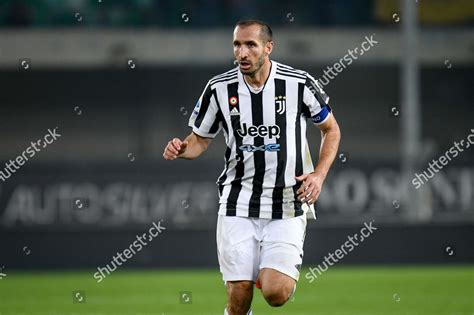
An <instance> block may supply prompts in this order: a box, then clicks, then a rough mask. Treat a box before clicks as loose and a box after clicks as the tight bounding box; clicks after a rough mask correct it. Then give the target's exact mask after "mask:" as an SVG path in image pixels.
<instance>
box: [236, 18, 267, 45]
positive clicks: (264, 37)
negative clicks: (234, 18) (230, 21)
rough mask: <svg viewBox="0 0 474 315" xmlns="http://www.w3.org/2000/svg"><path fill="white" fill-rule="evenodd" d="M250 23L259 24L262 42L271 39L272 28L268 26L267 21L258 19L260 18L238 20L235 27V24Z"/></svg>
mask: <svg viewBox="0 0 474 315" xmlns="http://www.w3.org/2000/svg"><path fill="white" fill-rule="evenodd" d="M250 25H259V26H260V36H261V37H262V40H263V42H264V43H266V42H270V41H272V39H273V32H272V29H271V28H270V25H268V24H267V23H265V22H263V21H260V20H241V21H238V22H237V24H235V27H237V26H242V27H246V26H250Z"/></svg>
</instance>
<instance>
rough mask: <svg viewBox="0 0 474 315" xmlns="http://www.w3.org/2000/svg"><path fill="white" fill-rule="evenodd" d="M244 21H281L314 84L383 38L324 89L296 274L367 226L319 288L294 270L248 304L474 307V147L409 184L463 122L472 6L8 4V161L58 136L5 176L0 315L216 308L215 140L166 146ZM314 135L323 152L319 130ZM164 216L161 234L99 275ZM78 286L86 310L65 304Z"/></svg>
mask: <svg viewBox="0 0 474 315" xmlns="http://www.w3.org/2000/svg"><path fill="white" fill-rule="evenodd" d="M244 18H258V19H261V20H264V21H266V22H268V23H269V24H270V25H271V26H272V27H273V30H274V40H275V49H274V53H273V59H275V60H277V61H279V62H282V63H286V64H289V65H292V66H294V67H296V68H301V69H305V70H307V71H308V72H310V73H311V74H312V75H313V76H314V77H316V78H320V77H322V76H323V75H324V70H325V69H326V68H327V67H328V66H331V65H333V64H334V63H335V62H337V61H338V60H339V59H340V58H342V57H343V56H344V55H345V54H346V53H347V50H348V49H353V48H354V47H359V46H360V44H361V43H362V42H363V41H364V40H365V37H366V36H368V37H370V36H371V35H374V39H375V40H376V41H378V43H377V44H376V45H375V46H374V47H372V48H371V49H370V50H369V51H367V52H365V53H364V55H361V56H359V57H358V59H357V60H354V61H353V62H352V64H351V65H350V66H348V68H346V69H345V70H344V71H342V72H341V73H339V74H338V75H337V76H336V77H335V78H334V79H332V80H331V81H330V82H329V84H328V85H326V87H325V90H326V92H327V93H328V95H329V96H330V97H331V104H332V106H333V109H334V112H335V114H336V117H337V119H338V121H339V124H340V127H341V130H342V134H343V138H342V143H341V147H340V153H339V154H338V159H337V160H336V161H335V164H334V167H333V169H332V171H331V173H330V176H329V177H328V179H327V182H326V184H325V187H324V190H323V193H322V194H321V197H320V200H319V202H318V204H317V208H318V216H319V218H318V220H317V221H312V222H310V223H309V225H308V232H307V237H306V244H305V260H304V267H311V266H315V265H317V264H319V263H321V262H322V261H323V259H324V256H325V255H327V254H328V253H329V252H333V251H334V250H335V249H337V248H339V247H340V246H341V244H342V243H344V242H345V241H346V239H347V236H348V235H352V234H354V233H355V232H358V231H359V230H360V228H361V227H362V226H363V224H364V222H369V221H371V220H375V224H374V225H375V226H376V227H377V228H378V230H377V231H376V233H375V234H374V235H373V236H372V237H371V238H370V239H368V240H367V241H366V242H364V243H363V244H361V246H359V247H357V248H356V249H355V250H354V251H353V252H351V253H350V254H348V255H347V256H346V257H344V259H343V260H342V261H341V262H340V263H339V264H338V266H337V267H335V268H334V271H331V270H332V269H331V270H329V271H328V272H327V277H326V275H324V277H326V278H325V279H324V277H323V279H321V282H320V283H318V284H309V283H308V282H307V281H306V280H305V279H302V281H300V282H301V285H300V286H301V288H299V289H298V294H297V295H296V299H295V301H292V302H291V305H289V306H286V308H283V309H278V310H270V308H268V307H265V306H264V305H263V302H262V301H261V299H259V300H257V302H256V303H257V308H256V309H257V310H258V309H259V308H260V309H261V311H260V313H258V312H256V313H257V314H277V313H278V314H315V313H316V311H318V310H321V311H322V312H321V314H473V313H474V306H473V302H472V296H473V295H474V294H473V293H474V278H473V272H472V263H473V258H474V257H473V253H474V251H473V236H474V233H473V222H474V154H473V150H472V148H470V149H465V150H464V151H463V152H461V153H459V155H458V156H457V157H456V158H455V159H454V160H453V161H451V162H450V163H449V164H448V165H447V166H445V167H444V168H443V169H442V171H440V172H439V173H436V174H435V176H434V177H433V178H432V179H431V180H430V181H429V182H427V183H426V184H425V185H423V186H422V187H421V188H420V189H415V187H414V185H413V184H412V179H413V178H414V176H415V173H422V172H423V171H424V170H426V169H427V168H428V163H429V162H430V161H432V160H433V159H438V158H439V157H440V156H441V155H443V154H444V153H445V152H446V151H447V150H449V149H450V148H451V147H452V146H453V144H454V141H458V142H459V141H460V140H462V139H466V137H467V136H468V135H469V134H472V133H473V132H474V123H473V118H474V108H473V106H474V104H473V100H474V97H473V96H474V92H473V82H474V75H473V74H474V72H473V68H474V30H473V26H474V2H473V1H472V0H449V1H448V0H436V1H435V0H418V1H415V0H410V1H408V0H401V1H395V0H359V1H345V0H331V1H322V0H318V1H292V2H288V1H281V0H278V1H270V0H261V1H248V0H240V1H237V0H225V1H216V0H198V1H190V0H189V1H184V0H181V1H171V0H169V1H160V0H135V1H125V0H114V1H112V0H2V1H1V2H0V39H1V40H0V86H1V93H0V103H1V106H0V118H1V120H0V161H1V164H0V165H1V167H0V170H3V168H4V166H5V163H6V162H8V161H9V160H14V159H15V158H16V157H17V156H18V155H20V154H21V152H22V151H23V150H25V149H26V148H27V147H28V146H29V145H30V142H31V141H35V140H36V139H39V138H41V137H43V135H44V134H46V133H47V130H48V128H50V129H53V128H55V127H59V128H58V131H59V133H60V134H61V137H60V138H59V139H58V140H57V141H56V142H55V143H53V144H51V145H50V146H48V147H47V148H45V149H44V150H42V151H41V152H39V153H38V154H37V155H36V156H34V157H33V158H32V159H31V160H29V161H28V162H27V163H26V164H25V165H23V166H22V167H21V168H20V169H19V170H17V171H16V173H14V174H12V176H11V177H10V178H8V179H6V180H5V181H0V314H73V313H78V314H79V313H80V314H162V313H163V314H221V313H222V311H223V307H224V305H225V294H224V288H223V287H222V283H221V282H220V277H219V274H218V272H217V271H218V265H217V255H216V246H215V223H216V211H217V189H216V186H215V184H214V182H215V180H216V178H217V176H218V174H219V173H220V172H221V171H222V168H223V166H224V161H223V152H224V147H225V146H224V140H223V137H221V136H219V137H218V138H216V140H215V141H214V142H213V143H212V145H211V147H210V149H209V150H208V151H207V152H206V153H205V154H204V155H203V156H202V157H201V158H200V159H198V160H196V161H192V162H189V161H177V162H171V163H170V162H165V161H164V160H163V159H162V156H161V154H162V152H163V148H164V146H165V145H166V143H167V141H168V140H169V139H170V138H172V137H184V136H185V135H186V134H187V133H188V132H189V129H188V128H187V120H188V118H189V114H190V113H191V112H192V109H193V107H194V104H195V103H196V100H197V98H198V97H199V95H200V93H201V92H202V89H203V88H204V86H205V84H206V82H207V80H208V79H209V78H210V77H212V76H214V75H216V74H218V73H221V72H224V71H226V70H228V69H230V68H231V67H233V55H232V47H231V38H232V30H233V26H234V24H235V22H236V21H238V20H239V19H244ZM471 130H473V131H471ZM308 134H309V137H310V139H311V144H310V145H311V147H312V155H313V160H316V159H317V152H318V148H319V132H318V131H317V129H316V128H309V129H308ZM159 220H163V221H162V225H163V226H165V227H166V230H165V231H164V232H163V233H162V234H160V236H159V237H158V238H157V239H156V240H154V241H153V243H151V244H150V245H148V246H146V247H145V248H144V249H143V250H142V251H141V252H140V253H139V254H137V255H136V256H135V257H133V258H132V259H130V260H129V261H127V263H126V264H125V265H124V266H122V267H120V268H119V270H118V271H117V274H112V275H111V276H110V277H109V278H110V279H107V280H105V281H104V284H97V283H95V280H94V279H93V278H92V274H93V272H95V271H96V268H97V267H99V266H105V265H106V264H108V263H109V262H110V260H111V257H112V256H113V255H115V254H116V253H117V251H121V250H123V249H124V248H126V247H128V246H129V245H130V243H131V242H133V240H134V239H135V235H137V234H141V233H144V232H146V231H147V230H148V228H149V227H150V226H151V224H152V222H153V221H155V222H158V221H159ZM351 265H352V266H351ZM353 265H363V266H361V267H355V266H353ZM378 265H383V267H376V266H378ZM400 265H409V266H412V267H410V268H408V267H406V268H407V269H404V267H402V268H400ZM432 265H436V267H435V266H432ZM2 270H3V271H2ZM39 271H42V272H39ZM43 271H44V272H46V273H43ZM72 271H75V273H73V272H72ZM1 272H3V274H4V275H5V276H3V279H2V277H1V274H2V273H1ZM358 277H359V278H358ZM438 277H439V278H438ZM86 279H87V280H86ZM153 279H156V281H155V280H153ZM330 279H333V280H330ZM346 280H347V281H346ZM147 281H148V282H147ZM154 281H155V282H154ZM318 281H320V280H319V279H318ZM145 282H146V283H147V286H145V287H140V288H139V290H135V291H133V290H134V289H136V288H137V287H139V286H140V283H145ZM203 283H204V284H203ZM205 284H206V285H209V286H213V288H215V291H212V290H209V291H206V290H207V289H206V285H205ZM438 289H439V290H438ZM77 290H83V291H84V294H85V295H87V302H86V303H85V304H87V305H85V306H84V307H86V306H87V307H88V308H80V309H79V308H77V305H75V303H73V302H74V297H73V298H72V300H71V294H73V295H74V292H75V291H77ZM403 290H406V291H405V292H401V291H403ZM410 290H411V291H410ZM132 291H133V292H134V293H132ZM59 292H60V293H59ZM81 292H82V291H81ZM182 292H191V293H192V294H193V304H191V305H185V304H186V303H183V301H181V300H179V299H178V297H179V296H180V294H182ZM331 292H332V293H333V294H331ZM337 292H340V293H341V294H343V295H344V296H343V297H341V296H338V295H337ZM382 292H383V294H385V295H386V296H382V295H381V294H382ZM201 293H202V295H200V294H201ZM133 294H134V295H133ZM155 294H156V295H155ZM206 294H208V295H206ZM132 295H133V296H134V298H132ZM140 296H142V297H143V296H147V297H148V298H149V299H148V300H146V301H145V299H144V300H143V301H142V300H140ZM211 297H212V298H213V299H214V300H212V298H211ZM206 298H209V300H206ZM378 298H380V299H386V301H385V300H384V301H381V300H377V299H378ZM328 301H332V302H328ZM408 301H409V302H408ZM76 302H77V301H76ZM298 302H299V303H298ZM403 302H405V304H404V303H403ZM407 302H408V303H407ZM200 303H201V304H200ZM259 303H260V304H259ZM305 303H306V304H305ZM318 303H326V304H324V305H322V304H318ZM436 303H438V304H440V305H441V306H440V305H438V304H436ZM109 306H110V307H111V308H108V307H109ZM114 307H118V308H117V309H114ZM313 309H314V310H315V312H313V311H312V310H313Z"/></svg>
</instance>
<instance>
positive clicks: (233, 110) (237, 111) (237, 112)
mask: <svg viewBox="0 0 474 315" xmlns="http://www.w3.org/2000/svg"><path fill="white" fill-rule="evenodd" d="M230 115H231V116H238V115H240V113H239V110H238V109H237V108H235V107H234V108H232V110H231V111H230Z"/></svg>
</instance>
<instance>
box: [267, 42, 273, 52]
mask: <svg viewBox="0 0 474 315" xmlns="http://www.w3.org/2000/svg"><path fill="white" fill-rule="evenodd" d="M272 51H273V41H268V42H267V43H266V44H265V52H266V53H267V55H270V54H271V53H272Z"/></svg>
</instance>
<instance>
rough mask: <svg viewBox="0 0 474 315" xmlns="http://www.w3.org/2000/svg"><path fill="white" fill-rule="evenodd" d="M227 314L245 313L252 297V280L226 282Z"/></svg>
mask: <svg viewBox="0 0 474 315" xmlns="http://www.w3.org/2000/svg"><path fill="white" fill-rule="evenodd" d="M227 295H228V304H227V310H228V312H229V314H246V313H247V312H248V310H249V309H250V304H251V303H252V297H253V282H252V281H231V282H227Z"/></svg>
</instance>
